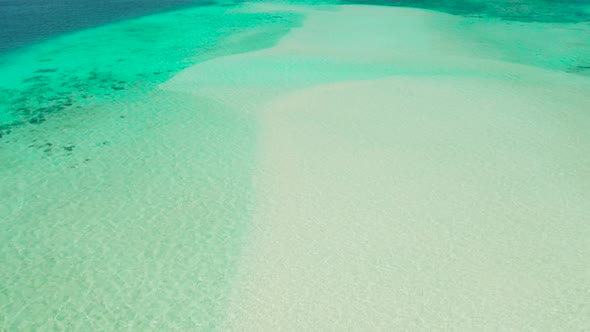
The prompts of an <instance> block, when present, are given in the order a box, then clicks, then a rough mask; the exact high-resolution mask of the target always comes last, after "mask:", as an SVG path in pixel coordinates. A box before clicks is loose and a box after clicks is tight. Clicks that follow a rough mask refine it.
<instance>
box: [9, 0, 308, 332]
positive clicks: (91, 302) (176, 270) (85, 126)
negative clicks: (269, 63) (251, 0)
mask: <svg viewBox="0 0 590 332" xmlns="http://www.w3.org/2000/svg"><path fill="white" fill-rule="evenodd" d="M300 21H301V17H300V15H297V14H293V13H272V14H265V13H247V12H237V11H235V10H233V9H232V8H231V7H227V8H226V7H222V6H215V7H198V8H191V9H185V10H182V11H175V12H169V13H163V14H158V15H153V16H146V17H142V18H139V19H134V20H129V21H123V22H120V23H116V24H112V25H108V26H103V27H99V28H95V29H90V30H85V31H80V32H75V33H70V34H67V35H63V36H58V37H56V38H53V39H50V40H47V41H44V42H42V43H39V44H35V45H31V46H30V47H26V48H22V49H19V50H16V51H13V52H11V53H7V54H3V55H2V56H1V58H0V63H1V65H0V77H1V79H0V89H1V90H0V94H1V96H0V100H1V104H0V114H2V116H1V118H0V119H1V133H2V135H3V137H2V139H1V140H0V165H1V167H0V197H2V198H1V204H0V215H1V216H2V218H0V265H1V267H0V280H1V281H0V330H2V331H4V330H6V331H38V330H66V331H76V330H77V331H81V330H96V331H102V330H104V331H120V330H131V331H139V330H142V331H145V330H181V331H187V330H211V329H213V327H214V325H215V322H217V321H219V319H220V314H221V313H222V310H221V309H223V304H224V299H225V297H226V295H227V287H228V283H229V281H230V280H231V276H232V271H233V268H232V267H233V266H235V265H236V259H237V257H238V256H237V255H238V249H239V247H240V243H241V238H242V234H243V232H244V226H245V223H246V221H248V220H249V218H248V216H249V209H250V208H249V205H248V204H249V201H250V199H249V198H248V197H249V196H250V192H251V190H250V181H251V180H250V179H251V169H252V163H253V155H254V153H253V152H252V149H253V146H254V145H255V144H254V143H255V139H256V138H255V133H254V129H255V123H254V122H253V121H252V119H248V118H245V117H243V116H241V115H240V114H236V113H235V112H234V111H233V110H230V109H228V108H227V107H225V106H223V105H220V104H219V103H218V102H216V101H214V100H209V99H208V98H207V97H206V96H201V97H195V96H191V95H187V94H178V93H173V92H166V93H164V92H161V91H159V90H158V89H157V86H158V84H160V83H162V82H164V81H166V80H167V79H169V78H170V77H172V76H173V75H174V74H175V73H177V72H178V71H180V70H182V69H184V68H186V67H188V66H190V65H192V64H195V63H199V62H203V61H206V60H208V59H211V58H215V57H219V56H223V55H228V54H236V53H240V52H246V51H251V50H256V49H260V48H264V47H269V46H272V45H273V44H274V43H275V42H276V41H277V40H278V39H279V38H280V37H281V36H282V35H284V34H285V33H287V32H288V31H289V29H291V28H293V27H296V26H298V25H299V24H300Z"/></svg>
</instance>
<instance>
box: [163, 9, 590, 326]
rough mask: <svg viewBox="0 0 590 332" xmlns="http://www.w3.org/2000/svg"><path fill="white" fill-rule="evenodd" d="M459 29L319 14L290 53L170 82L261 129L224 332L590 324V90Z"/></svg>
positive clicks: (383, 12) (351, 12) (287, 48)
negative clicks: (242, 114) (250, 210)
mask: <svg viewBox="0 0 590 332" xmlns="http://www.w3.org/2000/svg"><path fill="white" fill-rule="evenodd" d="M261 10H269V9H268V8H267V7H264V8H263V9H261ZM462 25H467V23H465V21H461V19H458V18H456V17H453V16H450V15H445V14H437V13H433V12H428V11H422V10H414V9H391V8H389V9H387V8H380V7H368V6H345V7H340V10H338V11H313V10H309V11H308V12H307V20H306V21H305V22H304V25H303V26H302V27H301V28H300V29H297V30H294V31H293V32H292V33H291V34H289V35H288V36H286V37H285V38H283V39H282V41H281V42H280V43H279V45H277V46H276V47H274V48H271V49H268V50H263V51H258V52H253V53H248V54H244V55H238V56H233V57H227V58H220V59H215V60H213V61H211V62H208V63H205V64H202V65H199V66H195V67H193V68H191V69H189V70H187V71H185V72H184V73H182V74H181V75H179V76H177V78H176V79H175V80H172V81H171V82H169V83H168V85H167V87H168V88H172V89H186V90H191V89H193V90H194V91H207V93H208V94H209V95H211V96H219V97H218V98H219V99H220V100H226V102H228V103H230V104H233V105H235V107H238V108H241V109H243V110H245V111H248V112H251V113H253V115H254V116H255V117H257V118H258V119H259V120H258V123H259V129H258V135H259V138H258V162H257V167H256V172H255V181H254V187H255V203H254V206H255V208H254V217H253V221H252V222H251V231H250V232H249V234H248V237H247V240H246V242H247V244H246V246H245V251H244V254H243V256H242V258H241V262H240V270H239V273H238V276H237V277H236V279H235V286H234V288H233V293H232V294H233V295H232V296H231V298H230V306H229V309H228V311H227V319H226V322H225V323H224V325H223V326H222V330H232V331H341V330H345V331H377V330H382V331H396V330H403V331H406V330H407V331H416V330H420V331H433V330H453V331H474V330H477V331H482V330H484V331H488V330H489V331H497V330H518V331H528V330H530V331H535V330H567V331H582V330H585V329H588V328H590V320H589V319H588V317H590V305H589V304H590V293H589V292H588V291H589V290H588V286H587V285H589V284H590V269H588V267H587V264H586V262H585V258H584V257H587V256H588V255H589V254H590V245H588V241H587V239H588V236H589V235H590V227H588V224H587V220H588V212H590V211H589V207H590V191H589V190H588V189H589V188H590V157H589V156H590V144H588V139H587V138H588V137H587V133H588V130H589V129H590V115H589V114H587V110H588V109H589V106H590V97H589V96H590V84H589V81H588V79H586V78H584V77H579V76H574V75H571V74H566V73H563V72H557V71H552V70H548V69H541V68H538V67H532V66H527V65H522V64H520V63H521V61H524V60H526V56H525V55H524V53H523V52H522V50H521V51H520V53H519V52H516V53H511V51H510V50H508V51H506V49H509V48H510V47H514V49H517V48H518V46H517V44H520V45H523V44H526V43H527V40H526V37H523V40H520V41H519V40H518V37H514V38H513V39H514V40H512V42H513V43H514V45H512V44H510V43H508V42H506V43H508V44H509V45H506V49H501V48H498V49H495V47H496V46H498V45H495V44H494V43H495V42H490V43H489V44H484V45H483V46H481V47H478V45H477V43H478V42H477V38H478V37H481V36H478V35H477V33H475V35H471V34H472V33H474V31H478V29H479V28H480V27H477V26H476V27H475V28H473V29H469V31H467V32H466V33H464V34H461V33H460V32H459V31H458V30H459V29H458V27H461V26H462ZM483 25H484V26H488V27H495V28H496V30H494V31H495V32H496V33H497V34H500V35H502V34H505V32H506V31H509V29H510V28H514V27H507V26H506V23H502V22H486V23H484V24H483ZM544 28H547V29H549V30H551V27H550V26H545V27H544ZM522 29H525V30H527V29H531V27H530V26H523V27H522ZM499 31H500V32H501V33H498V32H499ZM527 31H528V30H527ZM530 31H532V29H531V30H530ZM518 32H522V31H518V30H517V31H516V32H515V35H518ZM490 35H492V36H493V35H494V34H490ZM524 35H525V36H526V34H524ZM490 38H491V39H493V38H494V37H490ZM497 42H500V43H501V41H497ZM504 51H505V52H504ZM515 54H516V55H515ZM518 54H520V55H522V57H521V56H519V55H518ZM513 56H514V58H512V57H513ZM505 60H514V61H505ZM518 60H521V61H518ZM525 62H526V61H525ZM533 62H534V61H533ZM548 62H550V61H549V60H548ZM539 63H540V62H539ZM237 67H242V68H248V69H250V71H248V72H247V73H241V72H239V73H237V74H234V72H233V71H232V70H233V69H232V68H237ZM548 67H551V66H550V65H548ZM549 69H551V68H549ZM228 96H229V97H228Z"/></svg>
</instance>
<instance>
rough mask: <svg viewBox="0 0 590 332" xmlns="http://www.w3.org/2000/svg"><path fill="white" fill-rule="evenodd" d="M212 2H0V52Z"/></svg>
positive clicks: (157, 0) (85, 0) (181, 0)
mask: <svg viewBox="0 0 590 332" xmlns="http://www.w3.org/2000/svg"><path fill="white" fill-rule="evenodd" d="M210 3H212V0H0V52H4V51H7V50H10V49H13V48H17V47H20V46H23V45H26V44H29V43H32V42H34V41H36V40H39V39H42V38H46V37H50V36H53V35H57V34H60V33H64V32H68V31H74V30H78V29H83V28H88V27H92V26H96V25H100V24H104V23H108V22H112V21H116V20H122V19H126V18H131V17H137V16H142V15H145V14H149V13H153V12H159V11H163V10H168V9H174V8H177V7H179V6H186V5H205V4H210Z"/></svg>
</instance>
